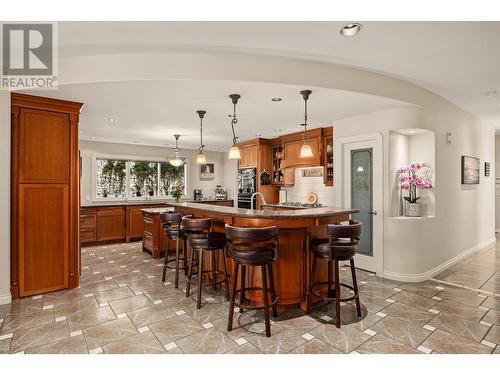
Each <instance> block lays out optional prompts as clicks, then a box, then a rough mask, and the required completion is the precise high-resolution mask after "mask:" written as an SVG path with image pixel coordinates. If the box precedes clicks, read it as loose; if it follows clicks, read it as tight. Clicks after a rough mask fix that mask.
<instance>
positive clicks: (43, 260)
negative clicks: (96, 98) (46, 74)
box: [11, 93, 82, 298]
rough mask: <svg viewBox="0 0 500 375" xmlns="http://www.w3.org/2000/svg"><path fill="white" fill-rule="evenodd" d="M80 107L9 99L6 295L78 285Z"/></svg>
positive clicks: (61, 102)
mask: <svg viewBox="0 0 500 375" xmlns="http://www.w3.org/2000/svg"><path fill="white" fill-rule="evenodd" d="M81 107H82V104H81V103H74V102H68V101H64V100H56V99H49V98H42V97H37V96H31V95H24V94H18V93H12V94H11V127H12V152H11V155H12V159H11V160H12V161H11V170H12V175H11V176H12V179H11V200H12V202H11V207H12V210H11V293H12V296H13V298H18V297H25V296H30V295H35V294H41V293H46V292H51V291H55V290H60V289H66V288H76V287H78V285H79V273H80V262H79V259H80V257H79V228H78V227H79V220H80V218H79V188H80V181H79V178H80V175H79V155H78V121H79V113H80V109H81Z"/></svg>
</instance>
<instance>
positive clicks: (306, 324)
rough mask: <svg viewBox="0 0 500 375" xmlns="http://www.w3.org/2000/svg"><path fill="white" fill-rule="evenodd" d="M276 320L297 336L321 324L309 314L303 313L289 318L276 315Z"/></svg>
mask: <svg viewBox="0 0 500 375" xmlns="http://www.w3.org/2000/svg"><path fill="white" fill-rule="evenodd" d="M278 321H279V324H280V325H281V326H282V327H284V328H285V329H288V330H290V331H292V332H293V333H295V334H297V335H299V336H302V335H303V334H304V333H307V332H310V331H312V330H313V329H315V328H317V327H319V326H321V325H322V324H323V323H321V322H320V321H319V320H317V319H315V318H313V317H312V316H309V315H303V316H299V317H296V318H290V319H280V318H279V317H278Z"/></svg>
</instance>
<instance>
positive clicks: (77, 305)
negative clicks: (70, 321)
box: [54, 297, 99, 316]
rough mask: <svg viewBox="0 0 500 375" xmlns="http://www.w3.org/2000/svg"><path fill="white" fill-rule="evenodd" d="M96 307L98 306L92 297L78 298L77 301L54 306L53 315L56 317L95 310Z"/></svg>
mask: <svg viewBox="0 0 500 375" xmlns="http://www.w3.org/2000/svg"><path fill="white" fill-rule="evenodd" d="M98 307H99V305H98V304H97V301H96V299H95V298H94V297H83V298H82V297H80V298H79V299H76V300H73V301H68V302H66V303H62V304H57V305H55V306H54V314H55V315H56V316H60V315H68V314H71V313H74V312H78V311H83V310H87V309H96V308H98Z"/></svg>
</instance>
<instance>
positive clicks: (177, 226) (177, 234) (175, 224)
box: [160, 212, 188, 288]
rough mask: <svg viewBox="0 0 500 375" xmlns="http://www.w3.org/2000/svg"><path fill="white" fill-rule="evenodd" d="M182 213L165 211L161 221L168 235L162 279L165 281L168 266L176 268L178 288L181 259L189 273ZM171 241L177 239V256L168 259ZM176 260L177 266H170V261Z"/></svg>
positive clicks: (176, 284)
mask: <svg viewBox="0 0 500 375" xmlns="http://www.w3.org/2000/svg"><path fill="white" fill-rule="evenodd" d="M182 217H183V216H182V215H181V214H179V213H176V212H165V213H162V214H160V221H161V224H162V226H163V230H164V231H165V234H166V236H167V249H166V251H165V262H164V264H163V275H162V278H161V280H162V281H163V282H165V277H166V273H167V268H169V269H174V270H175V282H174V285H175V287H176V288H178V287H179V269H180V268H181V267H180V266H179V265H180V261H182V264H183V266H182V269H184V273H185V274H186V273H187V261H188V254H187V246H186V245H187V244H186V236H185V235H184V231H183V230H182V226H181V221H182ZM170 241H175V258H173V259H168V250H169V249H170ZM181 242H182V244H183V246H182V248H183V256H180V246H181ZM172 262H175V266H174V267H171V266H169V264H170V263H172Z"/></svg>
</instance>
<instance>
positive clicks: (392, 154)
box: [389, 128, 436, 219]
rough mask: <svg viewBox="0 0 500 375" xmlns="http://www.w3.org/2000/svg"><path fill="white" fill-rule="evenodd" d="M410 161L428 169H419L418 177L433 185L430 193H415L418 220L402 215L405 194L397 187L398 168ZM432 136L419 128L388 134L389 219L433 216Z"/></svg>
mask: <svg viewBox="0 0 500 375" xmlns="http://www.w3.org/2000/svg"><path fill="white" fill-rule="evenodd" d="M411 162H425V163H426V164H427V165H428V166H429V167H427V168H422V169H420V170H419V171H418V175H419V176H421V177H424V178H425V179H427V180H429V181H430V182H431V183H432V186H433V188H432V189H430V190H420V189H419V190H418V191H417V196H419V197H420V199H419V200H418V202H419V203H421V213H422V216H421V217H417V218H414V217H407V216H404V213H405V212H404V199H403V197H404V196H407V195H408V193H407V192H405V191H402V190H401V189H400V188H399V185H400V184H399V180H398V173H397V171H398V169H399V168H400V167H402V166H405V165H408V164H410V163H411ZM435 165H436V163H435V135H434V132H432V131H429V130H427V129H420V128H405V129H396V130H391V131H390V132H389V176H390V179H391V180H390V182H391V193H390V207H389V208H390V217H394V218H404V219H422V218H426V217H434V215H435V210H436V201H435V175H434V174H435Z"/></svg>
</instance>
